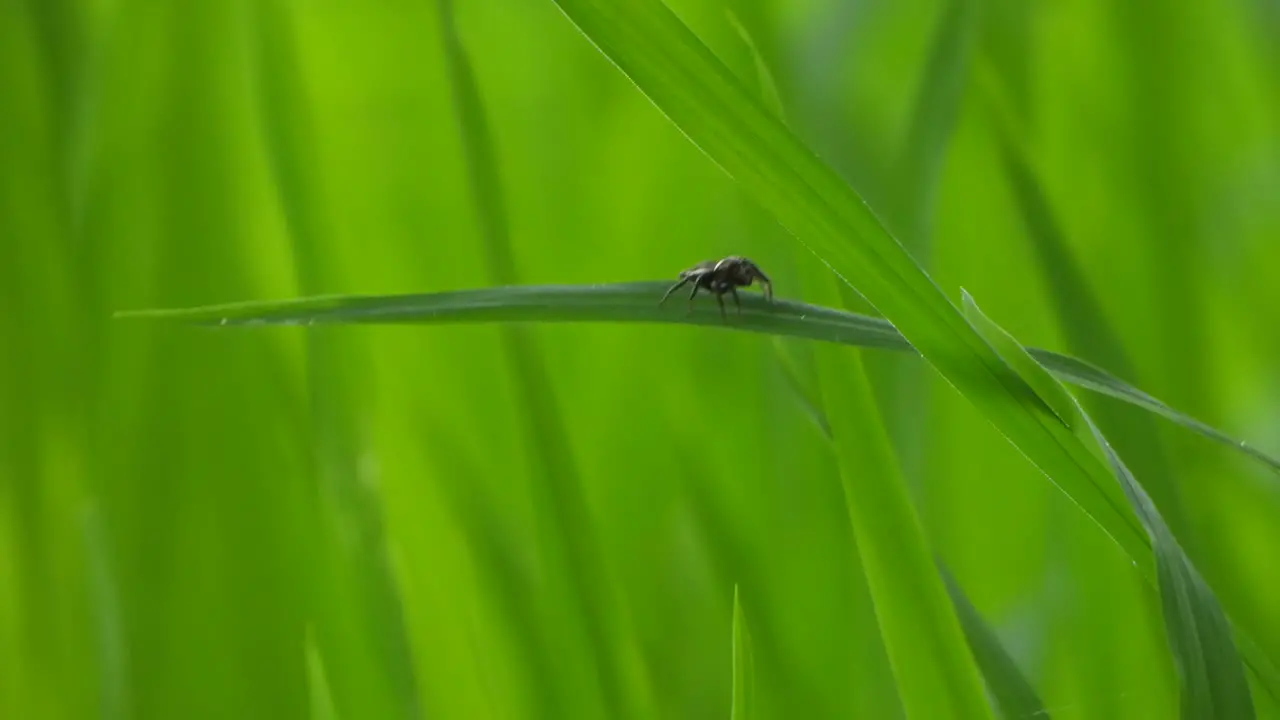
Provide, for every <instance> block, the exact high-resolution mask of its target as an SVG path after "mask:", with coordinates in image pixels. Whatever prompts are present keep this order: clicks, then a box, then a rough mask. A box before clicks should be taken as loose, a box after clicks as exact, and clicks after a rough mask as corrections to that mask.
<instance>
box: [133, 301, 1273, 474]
mask: <svg viewBox="0 0 1280 720" xmlns="http://www.w3.org/2000/svg"><path fill="white" fill-rule="evenodd" d="M668 285H669V283H667V282H636V283H611V284H599V285H520V286H510V287H497V288H481V289H475V290H454V291H448V292H439V293H420V294H410V295H384V296H377V295H364V296H361V295H330V296H318V297H312V298H301V299H295V300H281V301H261V302H239V303H228V304H222V305H208V306H204V307H197V308H186V309H166V310H135V311H124V312H118V313H116V317H117V318H120V319H152V320H171V321H178V322H184V323H193V324H197V325H211V326H226V327H252V326H312V325H404V324H416V325H431V324H456V323H476V322H537V323H546V322H642V323H671V324H684V325H698V326H703V327H712V328H718V329H722V330H735V331H745V332H756V333H763V334H768V335H782V336H788V337H797V338H805V339H809V340H819V341H822V342H831V343H838V344H841V345H853V346H856V347H863V348H880V349H887V350H908V351H910V350H913V349H912V347H911V345H910V344H909V343H908V342H907V341H906V340H905V339H904V338H903V337H902V335H901V334H900V333H899V332H898V331H897V330H896V329H895V328H894V327H893V325H892V324H890V323H889V322H888V321H886V320H884V319H883V318H877V317H871V316H869V315H861V314H858V313H851V312H846V311H843V310H836V309H834V308H829V307H822V306H818V305H810V304H808V303H803V302H799V301H795V300H784V299H775V300H774V301H773V303H766V302H765V301H763V300H762V299H761V298H759V297H758V296H756V295H752V294H744V295H743V297H742V315H741V316H740V317H739V316H734V315H731V316H730V318H729V322H727V323H726V322H725V321H724V320H723V319H721V317H720V313H719V311H718V310H717V309H716V307H715V305H714V304H710V303H709V304H695V305H694V307H693V309H692V310H691V311H689V312H688V313H687V314H686V313H685V306H683V305H681V304H679V303H674V304H672V305H669V306H665V307H659V306H658V303H657V298H660V297H662V293H663V292H664V291H666V289H667V287H668ZM1027 352H1028V353H1030V354H1031V356H1032V357H1033V358H1035V359H1036V361H1037V362H1039V363H1040V364H1041V365H1043V366H1044V367H1045V369H1047V370H1048V371H1049V372H1051V373H1053V375H1054V376H1055V377H1057V378H1058V379H1060V380H1062V381H1064V382H1068V383H1071V384H1072V385H1075V386H1077V387H1082V388H1084V389H1086V390H1091V391H1093V392H1096V393H1099V394H1102V395H1107V396H1109V397H1112V398H1115V399H1116V400H1120V401H1122V402H1125V403H1128V404H1130V405H1135V406H1137V407H1140V408H1143V409H1145V410H1148V411H1150V412H1153V413H1155V414H1157V415H1160V416H1161V417H1163V418H1165V419H1167V420H1169V421H1171V422H1173V423H1175V424H1177V425H1181V426H1182V427H1184V428H1186V429H1188V430H1191V431H1192V432H1195V433H1197V434H1199V435H1203V436H1204V437H1206V438H1209V439H1211V440H1214V441H1215V442H1218V443H1221V444H1223V445H1226V446H1229V447H1231V448H1234V449H1235V450H1237V451H1239V452H1242V453H1244V454H1245V455H1248V456H1249V457H1251V458H1253V459H1254V460H1256V461H1258V462H1260V463H1262V464H1263V465H1266V466H1267V467H1268V468H1269V469H1270V470H1271V471H1272V472H1275V473H1277V474H1280V459H1276V458H1274V457H1272V456H1271V455H1268V454H1267V453H1266V452H1264V451H1262V450H1259V449H1258V448H1255V447H1253V446H1252V445H1250V444H1248V443H1246V442H1244V441H1242V440H1236V439H1235V438H1232V437H1231V436H1230V435H1227V434H1226V433H1224V432H1222V431H1220V430H1218V429H1216V428H1214V427H1212V426H1210V425H1206V424H1205V423H1203V422H1200V421H1199V420H1196V419H1195V418H1193V417H1191V416H1190V415H1186V414H1184V413H1181V412H1179V411H1177V410H1175V409H1173V408H1171V407H1169V406H1168V405H1166V404H1164V403H1163V402H1161V401H1160V400H1158V399H1156V398H1154V397H1152V396H1151V395H1148V394H1147V393H1145V392H1143V391H1142V390H1140V389H1138V388H1136V387H1133V386H1132V385H1129V384H1128V383H1126V382H1124V381H1123V380H1121V379H1119V378H1117V377H1115V376H1113V375H1111V374H1110V373H1108V372H1107V371H1106V370H1103V369H1102V368H1099V367H1097V366H1095V365H1092V364H1090V363H1088V362H1085V361H1084V360H1079V359H1077V358H1073V357H1070V356H1068V355H1061V354H1059V353H1055V352H1052V351H1050V350H1041V349H1038V348H1028V349H1027Z"/></svg>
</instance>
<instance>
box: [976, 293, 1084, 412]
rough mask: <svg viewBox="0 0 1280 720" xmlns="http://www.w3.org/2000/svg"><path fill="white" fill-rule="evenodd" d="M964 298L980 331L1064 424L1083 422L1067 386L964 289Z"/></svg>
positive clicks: (1047, 408)
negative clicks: (1042, 366)
mask: <svg viewBox="0 0 1280 720" xmlns="http://www.w3.org/2000/svg"><path fill="white" fill-rule="evenodd" d="M960 292H961V295H962V296H963V300H964V312H965V317H967V318H968V319H969V322H970V323H972V324H973V326H974V327H975V328H977V330H978V333H979V334H981V335H982V337H984V338H986V341H987V342H988V343H990V344H991V347H993V348H995V350H996V352H998V353H1000V357H1002V358H1004V360H1005V362H1007V363H1009V365H1010V366H1012V367H1013V369H1014V370H1015V371H1016V372H1017V373H1018V374H1019V375H1021V376H1022V378H1023V379H1024V380H1026V381H1027V385H1028V386H1029V387H1031V388H1032V389H1033V390H1034V391H1035V395H1036V398H1037V399H1038V400H1040V401H1041V402H1042V403H1044V407H1045V409H1046V410H1048V411H1049V412H1051V413H1053V415H1054V416H1055V417H1057V418H1058V420H1059V421H1061V422H1062V424H1063V425H1065V426H1067V427H1068V428H1074V427H1076V426H1077V425H1079V421H1080V418H1079V413H1077V412H1076V406H1075V401H1074V400H1072V399H1071V396H1070V395H1068V394H1067V391H1066V389H1065V388H1063V387H1062V386H1061V385H1059V384H1058V381H1057V380H1054V379H1053V376H1052V375H1050V374H1049V373H1048V372H1045V370H1044V369H1043V368H1041V367H1040V366H1039V365H1038V364H1037V363H1036V361H1035V358H1033V357H1031V355H1030V354H1029V353H1028V352H1027V350H1026V348H1024V347H1022V346H1021V345H1019V344H1018V341H1017V340H1014V339H1013V336H1012V335H1010V334H1009V333H1007V332H1005V331H1004V329H1003V328H1001V327H1000V326H999V325H996V324H995V323H993V322H991V320H990V319H988V318H987V316H986V315H983V314H982V311H981V310H980V309H979V308H978V304H977V303H976V302H974V300H973V297H972V296H971V295H969V293H968V292H967V291H965V290H961V291H960Z"/></svg>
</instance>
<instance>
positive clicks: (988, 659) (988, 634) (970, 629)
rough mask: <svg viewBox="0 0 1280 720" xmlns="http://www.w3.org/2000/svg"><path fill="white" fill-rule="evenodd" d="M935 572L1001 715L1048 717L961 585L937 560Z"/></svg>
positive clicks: (1009, 719) (1009, 718) (1008, 719)
mask: <svg viewBox="0 0 1280 720" xmlns="http://www.w3.org/2000/svg"><path fill="white" fill-rule="evenodd" d="M938 573H939V574H940V575H941V576H942V581H943V583H944V584H945V585H946V588H947V593H948V594H950V595H951V603H952V604H953V605H955V608H956V616H957V617H958V618H959V619H960V625H961V627H963V628H964V636H965V640H967V641H968V643H969V650H970V652H972V653H973V657H974V660H975V661H976V662H977V663H978V667H979V668H981V669H982V677H983V679H985V680H986V682H987V689H988V690H990V692H991V695H992V697H993V698H995V701H996V703H997V705H998V706H999V709H1000V714H1001V716H1002V717H1004V718H1006V720H1020V719H1021V718H1037V720H1040V719H1043V720H1050V714H1049V711H1048V710H1047V709H1045V707H1044V702H1043V701H1042V700H1041V699H1040V696H1039V695H1038V694H1037V693H1036V690H1035V688H1033V687H1032V686H1031V683H1030V682H1029V681H1028V680H1027V678H1026V676H1025V675H1023V674H1022V671H1021V670H1020V669H1018V664H1017V663H1016V662H1015V661H1014V659H1013V658H1012V657H1010V656H1009V653H1008V651H1007V650H1005V647H1004V645H1002V644H1001V643H1000V638H999V637H997V636H996V634H995V632H994V631H993V630H992V629H991V628H990V627H989V626H988V625H987V622H986V621H985V620H984V619H983V618H982V615H981V614H980V613H979V612H978V609H977V608H975V607H974V606H973V603H972V602H970V601H969V598H968V596H966V595H965V593H964V589H962V588H961V587H960V584H959V583H958V582H956V579H955V578H954V577H953V576H952V575H951V572H950V571H949V570H947V568H946V567H944V566H943V565H942V563H941V561H939V563H938Z"/></svg>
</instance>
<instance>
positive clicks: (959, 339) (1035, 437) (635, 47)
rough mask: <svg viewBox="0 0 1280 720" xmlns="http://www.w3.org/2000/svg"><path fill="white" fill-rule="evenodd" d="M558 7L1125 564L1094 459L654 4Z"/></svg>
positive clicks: (1128, 522)
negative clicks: (893, 330) (878, 315)
mask: <svg viewBox="0 0 1280 720" xmlns="http://www.w3.org/2000/svg"><path fill="white" fill-rule="evenodd" d="M557 5H558V6H559V7H560V9H561V10H562V11H563V12H564V13H565V14H566V15H567V16H568V17H569V18H570V19H571V20H572V21H573V22H574V24H575V25H576V26H577V27H578V28H579V30H581V31H582V32H583V33H584V34H585V35H586V36H587V37H588V38H590V40H591V41H592V42H593V43H595V45H596V46H597V47H598V48H599V49H600V50H601V51H602V52H603V53H604V54H605V55H606V56H607V57H608V58H609V59H610V60H612V61H613V62H614V63H615V64H616V65H617V66H618V67H619V68H620V69H621V70H622V71H623V72H624V73H625V74H626V75H627V76H628V77H630V79H631V80H632V81H633V82H634V83H635V84H636V85H637V86H638V87H639V88H640V89H641V90H642V91H643V92H644V93H645V94H646V95H648V96H649V98H650V99H651V100H652V101H654V103H655V104H656V105H657V106H658V107H659V108H660V109H661V110H663V112H665V113H666V114H667V116H668V117H669V118H670V119H671V120H672V121H673V122H674V123H675V124H676V125H677V126H678V127H679V128H680V129H681V130H682V131H683V132H684V133H685V135H686V136H687V137H689V138H690V139H691V140H693V141H694V143H695V144H696V145H698V147H700V148H701V149H702V150H703V152H705V153H706V154H707V155H708V156H709V157H711V158H712V159H713V160H714V161H716V162H717V163H718V164H719V165H720V167H721V168H722V169H724V170H725V171H726V172H727V173H728V174H729V175H730V176H731V177H733V178H735V179H737V180H738V181H739V182H740V183H741V184H742V185H743V187H744V188H745V189H747V190H748V191H749V192H750V193H751V194H752V196H753V197H754V198H755V199H756V200H757V201H758V202H759V203H760V204H761V205H762V206H763V207H764V208H765V209H766V210H768V211H769V212H770V213H771V214H772V215H773V216H774V217H775V219H777V220H778V221H779V222H780V223H781V224H782V225H783V226H784V227H785V228H787V229H788V230H789V231H790V232H791V233H792V234H793V235H794V236H795V237H796V238H797V239H799V240H800V241H801V242H802V243H804V244H805V245H806V246H808V247H810V249H812V250H813V251H814V252H815V253H816V254H817V255H818V256H819V257H821V258H822V259H823V260H824V261H825V262H827V263H828V264H829V266H830V267H831V268H832V269H833V270H834V271H835V272H837V273H838V274H840V275H841V277H842V278H843V279H845V280H846V282H848V283H849V284H850V285H851V286H853V287H854V288H856V289H857V290H858V292H859V293H860V294H861V295H862V296H863V297H864V298H866V300H867V301H868V302H870V303H871V305H872V306H874V307H875V308H876V309H877V310H879V311H880V312H882V313H883V314H884V315H885V316H886V317H887V318H888V319H889V320H890V321H891V322H893V324H894V326H895V327H897V328H898V330H899V331H901V332H902V334H903V336H904V337H905V338H907V340H908V341H909V342H910V343H911V344H912V346H913V347H915V348H916V349H917V350H919V351H920V353H921V354H922V355H923V356H924V357H925V358H926V359H927V360H928V361H929V362H930V363H931V364H932V365H933V366H934V367H935V368H936V369H937V370H938V371H939V372H940V373H941V374H942V375H943V376H944V377H945V378H946V379H947V380H949V381H950V382H951V383H952V384H953V385H954V386H955V387H956V388H957V389H959V390H960V391H961V393H962V394H963V395H964V396H965V397H966V398H968V399H969V400H970V402H972V403H973V404H974V405H975V406H976V407H977V408H978V409H979V410H980V411H981V412H982V413H983V414H984V415H985V416H986V417H987V419H988V421H989V422H991V423H992V424H993V425H994V426H995V427H996V428H997V429H999V431H1000V432H1001V433H1002V434H1003V435H1004V436H1005V437H1006V438H1008V439H1009V440H1010V442H1012V443H1013V445H1014V446H1015V447H1017V448H1018V449H1019V450H1020V451H1021V452H1022V453H1023V455H1024V456H1025V457H1027V458H1028V459H1029V460H1030V461H1031V462H1032V463H1033V464H1034V465H1036V466H1037V467H1038V468H1039V469H1040V470H1041V471H1042V472H1044V474H1045V475H1046V476H1047V477H1048V478H1049V479H1050V480H1051V481H1052V482H1053V483H1054V484H1055V485H1056V486H1057V487H1058V488H1060V489H1061V490H1062V491H1063V492H1064V493H1065V494H1066V495H1067V496H1068V497H1069V498H1071V499H1072V500H1073V501H1074V502H1075V503H1076V504H1077V505H1079V506H1080V507H1081V508H1082V509H1083V510H1084V512H1085V513H1086V515H1087V516H1088V517H1089V518H1091V519H1092V520H1093V521H1094V522H1095V523H1096V524H1097V525H1098V526H1099V528H1101V529H1102V531H1103V532H1104V533H1105V534H1106V535H1107V536H1108V537H1109V538H1111V539H1112V540H1113V541H1114V542H1115V543H1117V544H1118V545H1119V546H1120V547H1121V548H1122V549H1123V550H1124V552H1125V553H1126V554H1127V555H1129V557H1131V558H1134V559H1135V560H1137V559H1139V558H1143V557H1146V556H1147V551H1148V544H1147V538H1146V537H1145V536H1144V535H1143V534H1142V532H1141V530H1140V528H1139V527H1138V525H1137V523H1136V521H1134V520H1133V518H1132V516H1131V514H1130V513H1129V512H1128V510H1127V508H1125V507H1123V506H1121V505H1118V504H1117V503H1115V502H1114V501H1113V500H1112V499H1111V498H1110V497H1108V496H1107V495H1106V493H1105V490H1104V488H1105V487H1106V486H1104V485H1102V484H1101V483H1100V482H1099V480H1098V478H1100V477H1105V475H1106V470H1105V468H1103V467H1102V466H1101V463H1100V461H1099V460H1098V458H1096V457H1095V456H1094V455H1092V454H1091V453H1089V452H1088V451H1087V450H1086V449H1085V447H1084V446H1083V445H1082V444H1081V443H1080V442H1079V441H1078V440H1077V439H1075V438H1074V437H1073V436H1071V434H1070V431H1069V430H1068V429H1067V428H1065V427H1063V426H1062V424H1061V423H1057V422H1052V423H1048V422H1044V421H1043V418H1041V417H1040V415H1039V411H1038V410H1037V406H1036V405H1035V404H1034V401H1033V400H1032V396H1031V394H1030V393H1028V391H1027V389H1026V387H1025V383H1024V381H1023V380H1022V379H1021V378H1020V377H1019V376H1018V375H1017V374H1015V373H1012V372H1011V371H1010V370H1009V369H1008V367H1007V366H1005V364H1004V362H1003V361H1002V360H1001V359H1000V357H999V356H998V355H997V354H996V353H995V351H994V350H992V349H991V347H990V346H988V345H987V343H986V342H984V341H983V339H982V338H981V337H980V336H979V335H978V334H977V333H976V332H975V331H974V329H973V328H972V327H971V326H970V325H969V324H968V323H967V322H966V321H965V319H964V317H963V316H961V314H960V313H959V311H958V310H957V308H956V306H955V305H954V304H952V303H951V301H950V300H948V299H947V297H946V296H945V295H943V293H942V291H941V290H940V289H939V288H938V286H937V285H935V284H934V283H933V281H932V280H931V279H930V278H929V277H928V276H927V275H926V274H925V273H924V272H923V271H922V270H921V269H920V267H919V266H918V265H917V264H916V263H915V261H914V260H913V259H912V258H911V256H910V255H909V254H907V252H906V251H905V250H904V249H903V247H902V246H901V245H900V244H899V243H898V241H897V240H896V239H894V238H893V236H891V235H890V234H889V233H888V232H887V231H886V230H885V229H884V227H883V225H882V224H881V223H880V221H879V220H878V219H877V217H876V216H875V214H874V213H873V212H872V211H871V209H870V208H868V207H867V205H866V204H865V203H864V202H863V201H862V199H861V198H860V197H859V196H858V195H857V193H855V192H854V191H853V190H852V189H851V188H850V187H849V186H848V185H847V184H846V183H844V182H843V181H842V180H841V178H840V177H839V176H838V175H837V174H836V173H835V171H834V170H832V169H831V168H830V167H829V166H827V165H826V164H824V163H822V162H821V161H820V160H818V159H817V157H815V155H814V154H813V153H812V152H811V151H810V150H809V149H808V148H806V147H805V146H804V145H803V144H802V143H801V142H800V141H799V140H798V139H797V138H796V137H795V136H794V135H792V134H791V133H790V132H789V131H788V130H787V129H786V127H785V126H783V125H782V124H781V123H780V122H779V121H778V120H777V119H776V118H774V117H773V116H772V115H771V114H770V113H768V112H767V110H765V109H764V108H763V106H762V105H761V104H760V103H759V102H758V101H756V100H755V99H753V98H752V97H751V96H750V95H749V94H748V93H747V92H745V91H744V89H743V87H742V85H741V83H740V82H739V81H738V80H737V78H735V77H734V76H733V74H732V73H731V72H729V71H728V70H727V69H726V68H725V67H724V65H723V64H722V63H720V62H719V61H718V59H717V58H716V57H715V56H714V54H712V53H711V52H710V51H709V50H708V49H707V48H706V46H704V45H703V44H702V43H701V42H700V41H699V40H698V39H697V38H696V37H695V36H694V35H693V34H692V33H691V32H690V31H689V29H688V28H686V27H685V26H684V25H683V24H682V23H681V22H680V21H679V19H678V18H677V17H676V16H675V15H674V14H672V12H671V11H670V10H669V9H668V8H667V7H666V6H665V5H663V4H662V3H661V2H657V1H656V0H647V1H637V2H631V3H626V4H623V5H617V4H606V3H599V2H593V1H591V0H558V2H557Z"/></svg>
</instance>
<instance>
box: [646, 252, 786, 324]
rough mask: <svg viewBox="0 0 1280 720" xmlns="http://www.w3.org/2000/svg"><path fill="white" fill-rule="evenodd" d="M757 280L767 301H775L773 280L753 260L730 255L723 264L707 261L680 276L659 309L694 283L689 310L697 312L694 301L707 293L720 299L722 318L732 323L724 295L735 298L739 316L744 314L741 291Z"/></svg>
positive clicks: (721, 262)
mask: <svg viewBox="0 0 1280 720" xmlns="http://www.w3.org/2000/svg"><path fill="white" fill-rule="evenodd" d="M756 280H759V281H760V285H761V286H763V287H764V296H765V299H766V300H770V301H772V300H773V284H772V283H771V282H769V277H768V276H767V275H765V274H764V273H763V272H761V270H760V268H758V267H756V264H755V263H753V262H751V261H750V260H748V259H746V258H744V257H740V256H737V255H730V256H729V257H727V258H724V259H723V260H707V261H704V262H700V263H698V264H697V265H694V266H693V267H691V268H689V269H688V270H684V271H682V272H681V273H680V281H679V282H677V283H676V284H675V285H672V286H671V288H670V289H668V290H667V294H666V295H663V296H662V300H661V301H659V302H658V304H659V305H661V304H662V303H664V302H666V301H667V298H669V297H671V293H673V292H675V291H676V290H679V289H680V288H681V287H683V286H684V285H687V284H689V283H693V292H691V293H689V308H690V309H692V308H693V298H694V297H695V296H697V294H698V291H699V290H707V291H709V292H711V293H712V294H713V295H715V296H716V302H718V303H720V316H721V317H723V318H725V319H728V316H726V315H725V312H724V294H725V293H729V294H731V295H733V302H734V304H735V305H737V306H738V314H739V315H741V314H742V301H741V300H740V299H738V288H740V287H747V286H749V285H750V284H751V283H753V282H755V281H756Z"/></svg>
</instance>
